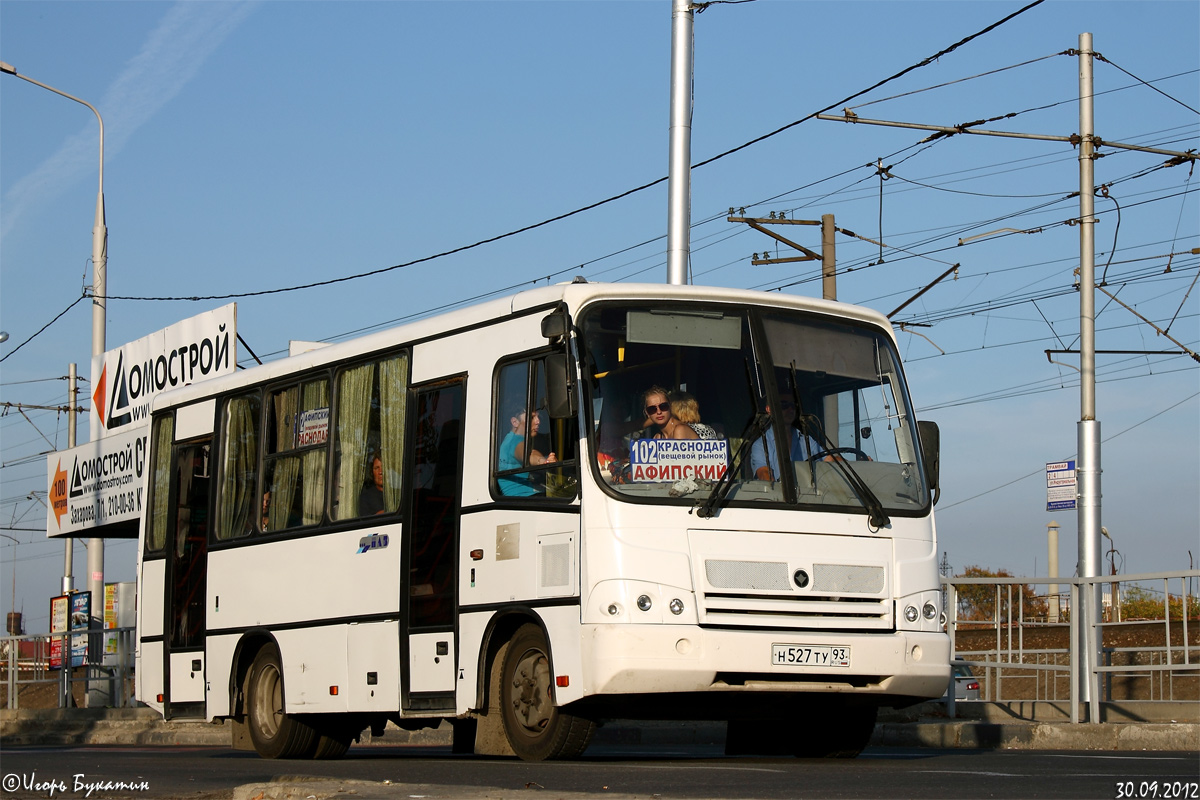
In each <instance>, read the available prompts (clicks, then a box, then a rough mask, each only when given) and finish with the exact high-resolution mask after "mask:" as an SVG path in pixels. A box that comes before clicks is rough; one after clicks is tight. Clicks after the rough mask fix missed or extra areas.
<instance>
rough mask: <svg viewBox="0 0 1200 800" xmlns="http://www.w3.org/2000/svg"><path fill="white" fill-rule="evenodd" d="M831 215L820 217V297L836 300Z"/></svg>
mask: <svg viewBox="0 0 1200 800" xmlns="http://www.w3.org/2000/svg"><path fill="white" fill-rule="evenodd" d="M836 230H837V228H836V227H835V226H834V224H833V214H822V215H821V297H824V298H825V299H826V300H837V257H836V255H837V254H836V242H835V241H834V238H833V234H834V232H835V231H836Z"/></svg>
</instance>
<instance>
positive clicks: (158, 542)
mask: <svg viewBox="0 0 1200 800" xmlns="http://www.w3.org/2000/svg"><path fill="white" fill-rule="evenodd" d="M174 438H175V420H174V418H173V417H166V418H164V419H160V420H158V422H157V424H156V427H155V430H154V510H153V512H152V516H151V526H150V532H149V534H148V535H147V537H146V550H147V551H149V552H158V551H160V550H162V549H163V548H164V547H166V545H167V501H168V500H169V499H170V489H171V442H172V441H173V440H174Z"/></svg>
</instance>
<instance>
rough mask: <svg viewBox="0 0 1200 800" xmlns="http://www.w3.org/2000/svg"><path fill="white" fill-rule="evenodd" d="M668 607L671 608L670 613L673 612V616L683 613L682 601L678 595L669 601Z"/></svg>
mask: <svg viewBox="0 0 1200 800" xmlns="http://www.w3.org/2000/svg"><path fill="white" fill-rule="evenodd" d="M668 608H670V609H671V613H672V614H674V615H675V616H677V617H678V616H679V615H680V614H682V613H683V601H682V600H680V599H679V598H678V597H676V598H675V599H674V600H672V601H671V603H670V605H669V606H668Z"/></svg>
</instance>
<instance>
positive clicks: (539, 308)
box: [137, 280, 949, 760]
mask: <svg viewBox="0 0 1200 800" xmlns="http://www.w3.org/2000/svg"><path fill="white" fill-rule="evenodd" d="M937 450H938V442H937V428H936V426H934V425H933V424H932V423H927V422H922V423H920V424H918V423H917V421H916V420H915V419H914V416H913V406H912V401H911V400H910V398H909V394H908V390H907V388H906V386H905V382H904V376H903V373H902V370H901V367H900V361H899V358H898V357H897V351H896V343H895V340H894V336H893V334H892V331H891V327H890V325H889V324H888V322H887V320H886V319H885V318H884V317H883V316H881V315H879V314H877V313H875V312H874V311H870V310H866V309H862V308H857V307H854V306H847V305H842V304H837V303H832V302H826V301H820V300H810V299H804V298H799V297H790V296H785V295H779V294H764V293H758V292H748V291H738V290H726V289H716V288H701V287H692V286H664V285H659V284H654V285H632V284H617V285H612V284H594V283H587V282H583V281H582V280H577V281H576V282H575V283H571V284H566V285H560V286H554V287H546V288H542V289H535V290H532V291H527V292H523V293H520V294H517V295H515V296H513V297H510V298H508V299H504V300H498V301H493V302H489V303H485V304H481V305H478V306H475V307H472V308H468V309H466V310H461V311H456V312H453V313H450V314H445V315H442V316H438V317H433V318H430V319H426V320H424V321H420V322H415V323H412V324H409V325H405V326H402V327H398V328H395V329H393V330H388V331H384V332H380V333H375V334H372V335H369V336H365V337H363V338H359V339H356V340H354V341H349V342H345V343H340V344H334V345H329V346H326V347H323V348H319V349H315V350H312V351H310V352H307V353H304V354H301V355H296V356H294V357H290V358H287V359H282V360H279V361H275V362H271V363H268V364H266V365H263V366H258V367H254V368H251V369H247V370H245V371H242V372H239V373H237V374H235V375H230V376H225V377H221V378H215V379H212V380H209V381H206V382H203V383H199V384H195V385H192V386H189V387H185V388H181V389H178V390H175V391H172V392H169V393H166V394H163V395H160V396H159V397H158V398H157V399H156V401H155V404H154V408H153V418H152V433H151V448H150V455H149V459H150V461H149V467H150V468H149V469H148V470H147V475H148V478H147V481H148V487H147V491H148V505H147V512H146V514H145V516H144V519H143V520H142V526H141V531H140V539H139V562H138V591H139V602H138V626H137V697H138V699H140V700H141V701H143V702H144V703H146V704H148V705H150V706H152V707H154V708H155V709H157V710H158V711H159V712H161V713H162V714H163V715H164V717H167V718H175V717H202V718H205V719H208V720H230V721H231V722H232V729H233V739H234V746H235V747H240V748H243V749H250V748H253V749H254V750H256V751H257V752H258V753H259V754H260V755H261V756H263V757H266V758H330V757H337V756H340V755H342V754H343V753H344V752H345V751H346V748H347V747H348V746H349V745H350V743H351V742H352V741H354V740H355V739H356V738H357V737H358V736H359V735H360V734H361V733H362V732H363V731H364V730H366V729H367V728H370V729H371V730H372V731H374V732H376V733H378V732H380V731H382V729H383V727H384V726H385V725H386V724H387V723H388V722H389V721H390V722H392V723H394V724H396V725H398V726H400V727H402V728H406V729H419V728H424V727H432V726H436V725H439V724H440V723H441V722H442V721H443V720H449V721H450V722H451V723H452V725H453V730H454V746H455V749H456V750H457V751H459V752H475V753H485V754H507V755H516V756H519V757H521V758H523V759H527V760H540V759H546V758H571V757H575V756H578V755H579V754H581V753H582V752H583V751H584V749H585V748H586V747H587V745H588V742H589V741H590V739H591V736H592V734H593V732H594V731H595V729H596V726H597V724H601V723H603V721H605V720H609V719H660V720H665V719H672V720H681V719H682V720H687V719H694V720H727V721H728V741H727V749H728V751H729V752H737V753H756V752H769V753H779V752H786V753H793V754H796V755H802V756H826V755H840V756H853V755H856V754H857V753H858V752H859V751H860V750H861V749H862V748H863V747H864V746H865V744H866V742H867V739H868V737H869V736H870V733H871V730H872V728H873V725H874V722H875V718H876V711H877V709H878V708H879V707H881V706H903V705H907V704H911V703H914V702H917V701H920V700H923V699H928V698H936V697H940V696H941V695H942V694H943V693H944V691H945V689H946V686H947V684H948V680H949V640H948V637H947V636H946V635H945V633H944V632H943V623H942V619H941V616H942V598H941V595H940V592H939V586H938V572H937V568H936V558H935V557H936V553H937V546H936V540H935V532H934V523H933V503H934V499H935V494H936V491H937V463H938V455H937Z"/></svg>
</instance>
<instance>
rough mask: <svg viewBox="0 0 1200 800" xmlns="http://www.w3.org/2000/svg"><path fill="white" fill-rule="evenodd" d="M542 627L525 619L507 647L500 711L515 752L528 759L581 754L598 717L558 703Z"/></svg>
mask: <svg viewBox="0 0 1200 800" xmlns="http://www.w3.org/2000/svg"><path fill="white" fill-rule="evenodd" d="M549 650H550V648H549V646H548V645H547V643H546V635H545V634H544V633H543V632H542V629H541V628H539V627H538V626H537V625H534V624H532V623H529V624H526V625H522V626H521V627H520V628H518V629H517V632H516V633H515V634H514V635H513V638H512V640H511V641H510V642H509V644H508V648H507V650H506V652H505V653H504V662H503V664H502V665H501V670H502V672H501V679H500V711H501V716H502V719H503V721H504V733H505V737H506V738H507V739H508V743H509V745H510V746H511V747H512V749H513V752H514V753H516V754H517V755H518V756H519V757H520V758H522V759H523V760H525V761H545V760H546V759H555V758H575V757H577V756H579V755H581V754H582V753H583V751H584V750H586V749H587V746H588V744H589V743H590V742H591V741H592V734H594V733H595V732H596V725H595V723H594V722H592V721H591V720H588V719H584V718H582V717H577V716H575V715H573V714H567V713H564V712H563V711H562V710H561V709H560V708H558V707H557V706H555V704H554V674H553V672H552V671H551V669H550V657H549V655H548V654H549Z"/></svg>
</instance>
